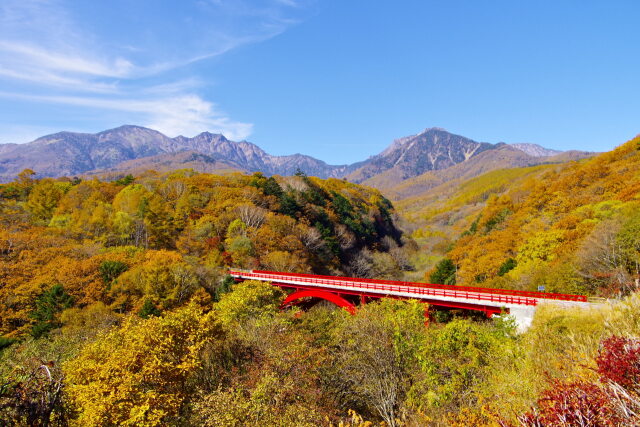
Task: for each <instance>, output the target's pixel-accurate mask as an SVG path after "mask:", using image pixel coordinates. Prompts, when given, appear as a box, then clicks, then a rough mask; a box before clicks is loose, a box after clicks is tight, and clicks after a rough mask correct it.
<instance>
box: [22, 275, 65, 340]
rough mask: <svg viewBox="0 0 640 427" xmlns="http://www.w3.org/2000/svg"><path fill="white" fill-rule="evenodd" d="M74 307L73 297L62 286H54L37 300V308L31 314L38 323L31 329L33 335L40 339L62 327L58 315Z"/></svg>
mask: <svg viewBox="0 0 640 427" xmlns="http://www.w3.org/2000/svg"><path fill="white" fill-rule="evenodd" d="M72 305H73V297H72V296H71V295H69V294H68V293H66V292H65V290H64V287H63V286H62V285H61V284H56V285H53V286H52V287H51V288H50V289H48V290H46V291H45V292H43V293H42V294H41V295H40V296H39V297H38V298H37V299H36V301H35V308H34V309H33V311H32V312H31V318H32V319H33V320H35V322H36V323H35V324H34V325H33V327H32V329H31V335H33V336H34V337H35V338H38V337H40V336H42V335H44V334H46V333H47V332H49V331H50V330H51V329H53V328H56V327H58V326H60V322H59V321H58V319H57V314H58V313H60V312H61V311H63V310H64V309H67V308H69V307H71V306H72Z"/></svg>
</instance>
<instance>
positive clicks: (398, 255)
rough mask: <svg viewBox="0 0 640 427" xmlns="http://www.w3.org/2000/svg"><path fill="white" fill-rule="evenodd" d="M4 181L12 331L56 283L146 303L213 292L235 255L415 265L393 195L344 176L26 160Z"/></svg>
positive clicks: (3, 246)
mask: <svg viewBox="0 0 640 427" xmlns="http://www.w3.org/2000/svg"><path fill="white" fill-rule="evenodd" d="M0 191H1V194H2V205H1V206H0V208H1V209H2V210H1V212H0V215H1V216H0V221H2V230H1V231H0V254H1V258H0V268H1V271H2V275H1V277H2V287H1V288H0V301H2V304H1V305H0V319H1V320H0V333H2V334H9V335H10V336H14V335H21V334H24V333H26V332H27V331H28V330H29V329H31V330H32V331H33V328H38V327H40V326H39V325H40V323H39V322H37V321H34V318H33V316H34V315H33V313H34V310H37V298H38V297H39V296H41V295H48V294H47V293H48V292H53V291H52V290H53V289H58V287H59V288H60V289H62V288H64V292H65V293H66V294H68V295H69V296H70V298H71V299H72V300H73V301H74V302H75V304H76V305H81V306H83V305H87V304H92V303H96V302H98V301H100V302H103V303H105V304H107V305H109V306H110V307H113V308H115V309H117V310H118V311H119V312H130V311H134V312H137V311H139V310H142V309H143V308H144V309H147V310H148V309H150V307H153V310H167V309H171V308H174V307H176V306H179V305H182V304H184V303H186V302H187V301H188V300H189V299H191V298H192V297H194V295H200V296H201V297H202V298H204V297H207V296H209V297H215V295H216V292H218V290H219V289H218V288H219V286H220V285H219V282H220V278H221V275H222V274H224V270H225V268H227V267H229V266H234V267H240V268H249V269H253V268H261V269H268V270H279V271H297V272H316V273H326V274H337V273H341V274H356V275H376V276H380V275H382V276H389V277H393V276H394V275H398V274H399V273H400V271H401V269H402V268H406V261H405V260H406V256H405V255H404V250H403V249H402V248H401V247H400V246H401V245H402V244H403V243H402V241H401V234H400V232H399V231H398V230H397V229H396V227H395V225H394V223H393V219H392V215H393V207H392V206H391V204H390V203H389V202H388V201H387V200H386V199H385V198H384V197H382V196H381V195H380V193H379V192H377V191H376V190H371V189H366V188H364V187H359V186H356V185H354V184H349V183H347V182H344V181H340V180H335V179H330V180H319V179H316V178H309V177H307V176H305V175H303V174H299V175H297V176H293V177H289V178H279V179H278V180H277V179H275V178H265V177H264V176H262V175H261V174H254V175H239V174H238V175H234V176H227V177H221V176H215V175H207V174H196V173H192V172H189V171H183V172H175V173H171V174H168V175H162V176H155V175H153V174H151V175H150V176H147V177H143V178H138V179H134V178H133V177H131V176H128V177H125V178H123V179H121V180H118V181H113V182H102V181H99V180H97V179H94V180H90V181H80V180H77V181H72V180H53V179H49V178H46V179H41V180H37V179H34V177H33V173H32V172H31V171H25V172H23V173H22V174H21V175H20V177H19V179H18V180H16V181H14V182H12V183H9V184H6V185H3V186H1V187H0ZM365 261H371V263H365ZM376 266H378V267H377V270H376ZM43 327H44V326H43Z"/></svg>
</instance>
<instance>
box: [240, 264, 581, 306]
mask: <svg viewBox="0 0 640 427" xmlns="http://www.w3.org/2000/svg"><path fill="white" fill-rule="evenodd" d="M251 271H252V272H254V273H263V274H279V275H282V276H292V277H309V278H319V279H329V280H331V279H335V280H346V281H351V282H359V283H377V284H382V285H387V284H389V285H402V286H412V287H420V288H430V289H446V290H454V291H468V292H483V293H491V294H497V295H508V296H519V297H529V298H539V299H552V300H563V301H580V302H587V297H586V296H584V295H573V294H556V293H551V292H532V291H518V290H511V289H496V288H483V287H476V286H455V285H440V284H432V283H418V282H402V281H396V280H380V279H363V278H358V277H343V276H322V275H316V274H305V273H286V272H279V271H266V270H251Z"/></svg>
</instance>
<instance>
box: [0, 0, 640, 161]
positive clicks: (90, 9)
mask: <svg viewBox="0 0 640 427" xmlns="http://www.w3.org/2000/svg"><path fill="white" fill-rule="evenodd" d="M639 17H640V2H638V1H589V0H582V1H569V0H562V1H557V0H556V1H535V2H520V1H512V0H511V1H489V2H478V1H455V0H451V1H427V0H422V1H402V0H396V1H383V0H380V1H370V0H369V1H364V0H349V1H345V0H260V1H249V0H230V1H227V0H196V1H187V0H184V1H179V2H178V1H171V0H110V1H108V2H97V1H95V2H94V1H82V0H2V2H0V142H27V141H29V140H32V139H34V138H35V137H37V136H41V135H44V134H47V133H52V132H56V131H60V130H71V131H82V132H97V131H100V130H104V129H108V128H112V127H116V126H119V125H121V124H125V123H127V124H138V125H143V126H148V127H152V128H154V129H158V130H160V131H162V132H164V133H166V134H168V135H169V136H176V135H178V134H183V135H186V136H193V135H196V134H198V133H200V132H202V131H211V132H221V133H224V134H225V135H227V136H228V137H229V138H231V139H236V140H239V139H247V140H250V141H252V142H254V143H256V144H258V145H260V146H261V147H262V148H264V149H265V150H267V151H268V152H270V153H272V154H290V153H294V152H302V153H305V154H310V155H312V156H315V157H318V158H320V159H323V160H325V161H327V162H330V163H349V162H353V161H357V160H362V159H364V158H366V157H368V156H370V155H373V154H376V153H378V152H380V151H381V150H383V149H384V148H385V147H386V146H387V145H389V144H390V143H391V141H392V140H393V139H394V138H398V137H402V136H405V135H410V134H414V133H418V132H420V131H421V130H423V129H424V128H426V127H431V126H438V127H444V128H446V129H447V130H449V131H451V132H454V133H458V134H461V135H464V136H467V137H470V138H473V139H475V140H478V141H488V142H499V141H506V142H534V143H538V144H541V145H544V146H547V147H550V148H557V149H583V150H593V151H604V150H609V149H611V148H613V147H614V146H616V145H619V144H620V143H622V142H624V141H626V140H628V139H630V138H631V137H633V136H635V135H636V134H638V133H640V31H638V30H637V20H638V18H639Z"/></svg>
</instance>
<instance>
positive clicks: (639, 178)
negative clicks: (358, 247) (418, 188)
mask: <svg viewBox="0 0 640 427" xmlns="http://www.w3.org/2000/svg"><path fill="white" fill-rule="evenodd" d="M638 143H639V139H638V138H636V139H635V140H632V141H629V142H628V143H626V144H624V145H622V146H620V147H618V148H616V149H615V150H613V151H611V152H607V153H603V154H600V155H597V156H595V157H593V158H590V159H585V160H582V161H579V162H567V163H561V164H544V165H539V166H534V167H529V168H515V169H506V170H496V171H492V172H489V173H487V174H484V175H481V176H478V177H475V178H472V179H470V180H451V181H449V182H445V183H444V184H441V185H440V186H438V187H434V188H432V189H430V190H428V191H426V192H423V193H422V194H421V195H420V196H419V197H414V198H408V199H405V200H403V201H401V202H399V203H396V207H397V208H398V210H399V211H401V212H402V213H403V216H404V217H405V219H406V220H407V221H408V222H409V224H410V225H409V227H410V228H413V229H414V237H415V238H416V239H418V241H419V243H420V245H421V246H422V249H421V251H420V253H424V254H429V255H431V256H432V258H434V257H433V256H434V255H436V257H437V254H442V255H446V256H447V257H448V258H449V259H450V260H451V261H452V262H453V264H454V265H455V266H456V268H455V280H456V281H457V283H459V284H467V285H477V284H480V283H481V284H482V285H481V286H490V287H500V288H511V289H525V290H535V289H537V287H538V286H540V285H543V286H545V287H546V290H547V291H551V292H561V293H589V294H596V295H603V296H611V295H616V294H620V293H622V294H624V293H626V292H629V290H630V289H635V288H636V287H637V284H636V281H637V280H640V276H638V270H637V265H638V264H637V263H638V260H640V252H639V248H640V237H639V236H640V234H639V233H638V231H639V230H640V215H638V212H640V210H639V208H640V174H639V173H638V170H640V151H639V150H638V149H637V146H638ZM435 261H437V258H436V259H435V260H434V259H430V260H429V259H425V260H423V262H422V264H421V266H422V267H421V268H419V269H420V270H422V271H423V272H424V271H425V270H429V269H430V268H431V267H432V266H433V265H434V262H435Z"/></svg>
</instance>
